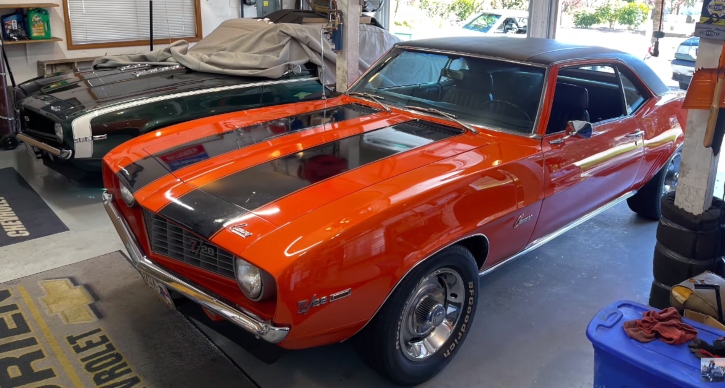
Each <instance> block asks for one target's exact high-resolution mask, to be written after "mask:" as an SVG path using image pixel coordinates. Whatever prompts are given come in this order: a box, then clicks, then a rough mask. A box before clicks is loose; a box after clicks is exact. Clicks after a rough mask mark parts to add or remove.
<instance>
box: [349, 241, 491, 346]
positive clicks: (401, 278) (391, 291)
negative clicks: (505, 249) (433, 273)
mask: <svg viewBox="0 0 725 388" xmlns="http://www.w3.org/2000/svg"><path fill="white" fill-rule="evenodd" d="M474 236H481V237H483V238H485V239H486V245H488V246H489V247H490V246H491V245H490V241H489V240H488V237H486V235H485V234H483V233H474V234H471V235H468V236H466V237H461V238H459V239H458V240H456V241H454V242H452V243H450V244H448V245H446V246H444V247H443V248H440V249H438V250H437V251H435V252H433V253H431V254H430V255H428V256H427V257H426V258H425V259H422V260H419V261H418V262H417V263H415V264H413V266H412V267H410V268H408V270H407V271H406V272H405V274H403V276H401V277H400V279H398V281H397V282H396V283H395V285H394V286H393V288H392V289H391V290H390V292H389V293H388V295H387V296H386V297H385V299H383V302H382V303H380V306H378V308H377V309H376V310H375V312H374V313H373V315H372V317H371V318H370V319H369V320H368V321H367V322H365V325H363V327H361V328H360V330H358V331H356V332H355V334H357V333H359V332H361V331H362V330H363V329H364V328H365V327H366V326H367V325H368V323H370V321H372V320H373V318H374V317H375V316H376V315H377V314H378V311H380V309H381V308H383V306H384V305H385V302H387V301H388V299H390V295H393V292H395V289H396V288H398V286H399V285H400V283H401V282H402V281H403V279H405V278H406V276H408V274H410V272H412V271H413V270H414V269H415V268H417V267H418V265H420V264H421V263H423V262H424V261H426V260H428V259H430V258H431V257H433V256H435V255H436V254H437V253H438V252H440V251H442V250H444V249H446V248H448V247H450V246H453V245H455V244H458V243H459V242H461V241H463V240H466V239H468V238H471V237H474ZM488 252H489V251H488V250H487V251H486V257H484V258H483V261H484V262H485V261H486V259H487V258H488ZM355 334H353V335H351V336H350V338H352V337H354V336H355Z"/></svg>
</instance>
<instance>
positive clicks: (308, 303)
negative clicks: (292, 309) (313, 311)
mask: <svg viewBox="0 0 725 388" xmlns="http://www.w3.org/2000/svg"><path fill="white" fill-rule="evenodd" d="M350 294H352V288H348V289H347V290H344V291H340V292H336V293H334V294H332V295H330V296H329V297H328V296H323V297H320V298H317V294H315V295H312V298H311V299H306V300H301V301H299V302H297V314H307V312H308V311H310V308H312V307H319V306H322V305H324V304H327V303H328V302H329V303H332V302H334V301H337V300H340V299H342V298H346V297H348V296H350Z"/></svg>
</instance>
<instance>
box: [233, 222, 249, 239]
mask: <svg viewBox="0 0 725 388" xmlns="http://www.w3.org/2000/svg"><path fill="white" fill-rule="evenodd" d="M246 226H247V224H241V225H237V226H231V227H229V231H230V232H232V233H234V234H236V235H237V236H240V237H242V238H247V237H252V232H248V231H246V230H244V227H246Z"/></svg>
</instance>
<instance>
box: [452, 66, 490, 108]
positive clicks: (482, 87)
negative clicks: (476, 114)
mask: <svg viewBox="0 0 725 388" xmlns="http://www.w3.org/2000/svg"><path fill="white" fill-rule="evenodd" d="M441 76H443V77H447V78H450V79H452V80H454V81H455V85H454V86H453V88H452V89H450V90H449V91H447V92H446V94H445V95H444V96H443V102H447V103H449V104H454V105H459V106H464V107H467V108H480V107H481V106H482V105H483V104H484V103H486V102H489V101H491V100H492V99H493V96H492V94H491V90H492V89H493V77H491V74H490V73H486V72H471V71H470V70H451V69H441Z"/></svg>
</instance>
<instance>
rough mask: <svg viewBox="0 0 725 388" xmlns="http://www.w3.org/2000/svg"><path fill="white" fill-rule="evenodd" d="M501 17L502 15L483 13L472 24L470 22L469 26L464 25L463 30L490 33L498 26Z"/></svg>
mask: <svg viewBox="0 0 725 388" xmlns="http://www.w3.org/2000/svg"><path fill="white" fill-rule="evenodd" d="M500 17H501V15H496V14H492V13H482V14H480V15H479V16H478V17H477V18H475V19H473V20H471V21H470V22H468V24H466V25H464V26H463V28H465V29H467V30H472V31H478V32H488V30H490V29H491V27H493V26H494V24H496V21H497V20H498V19H499V18H500Z"/></svg>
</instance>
